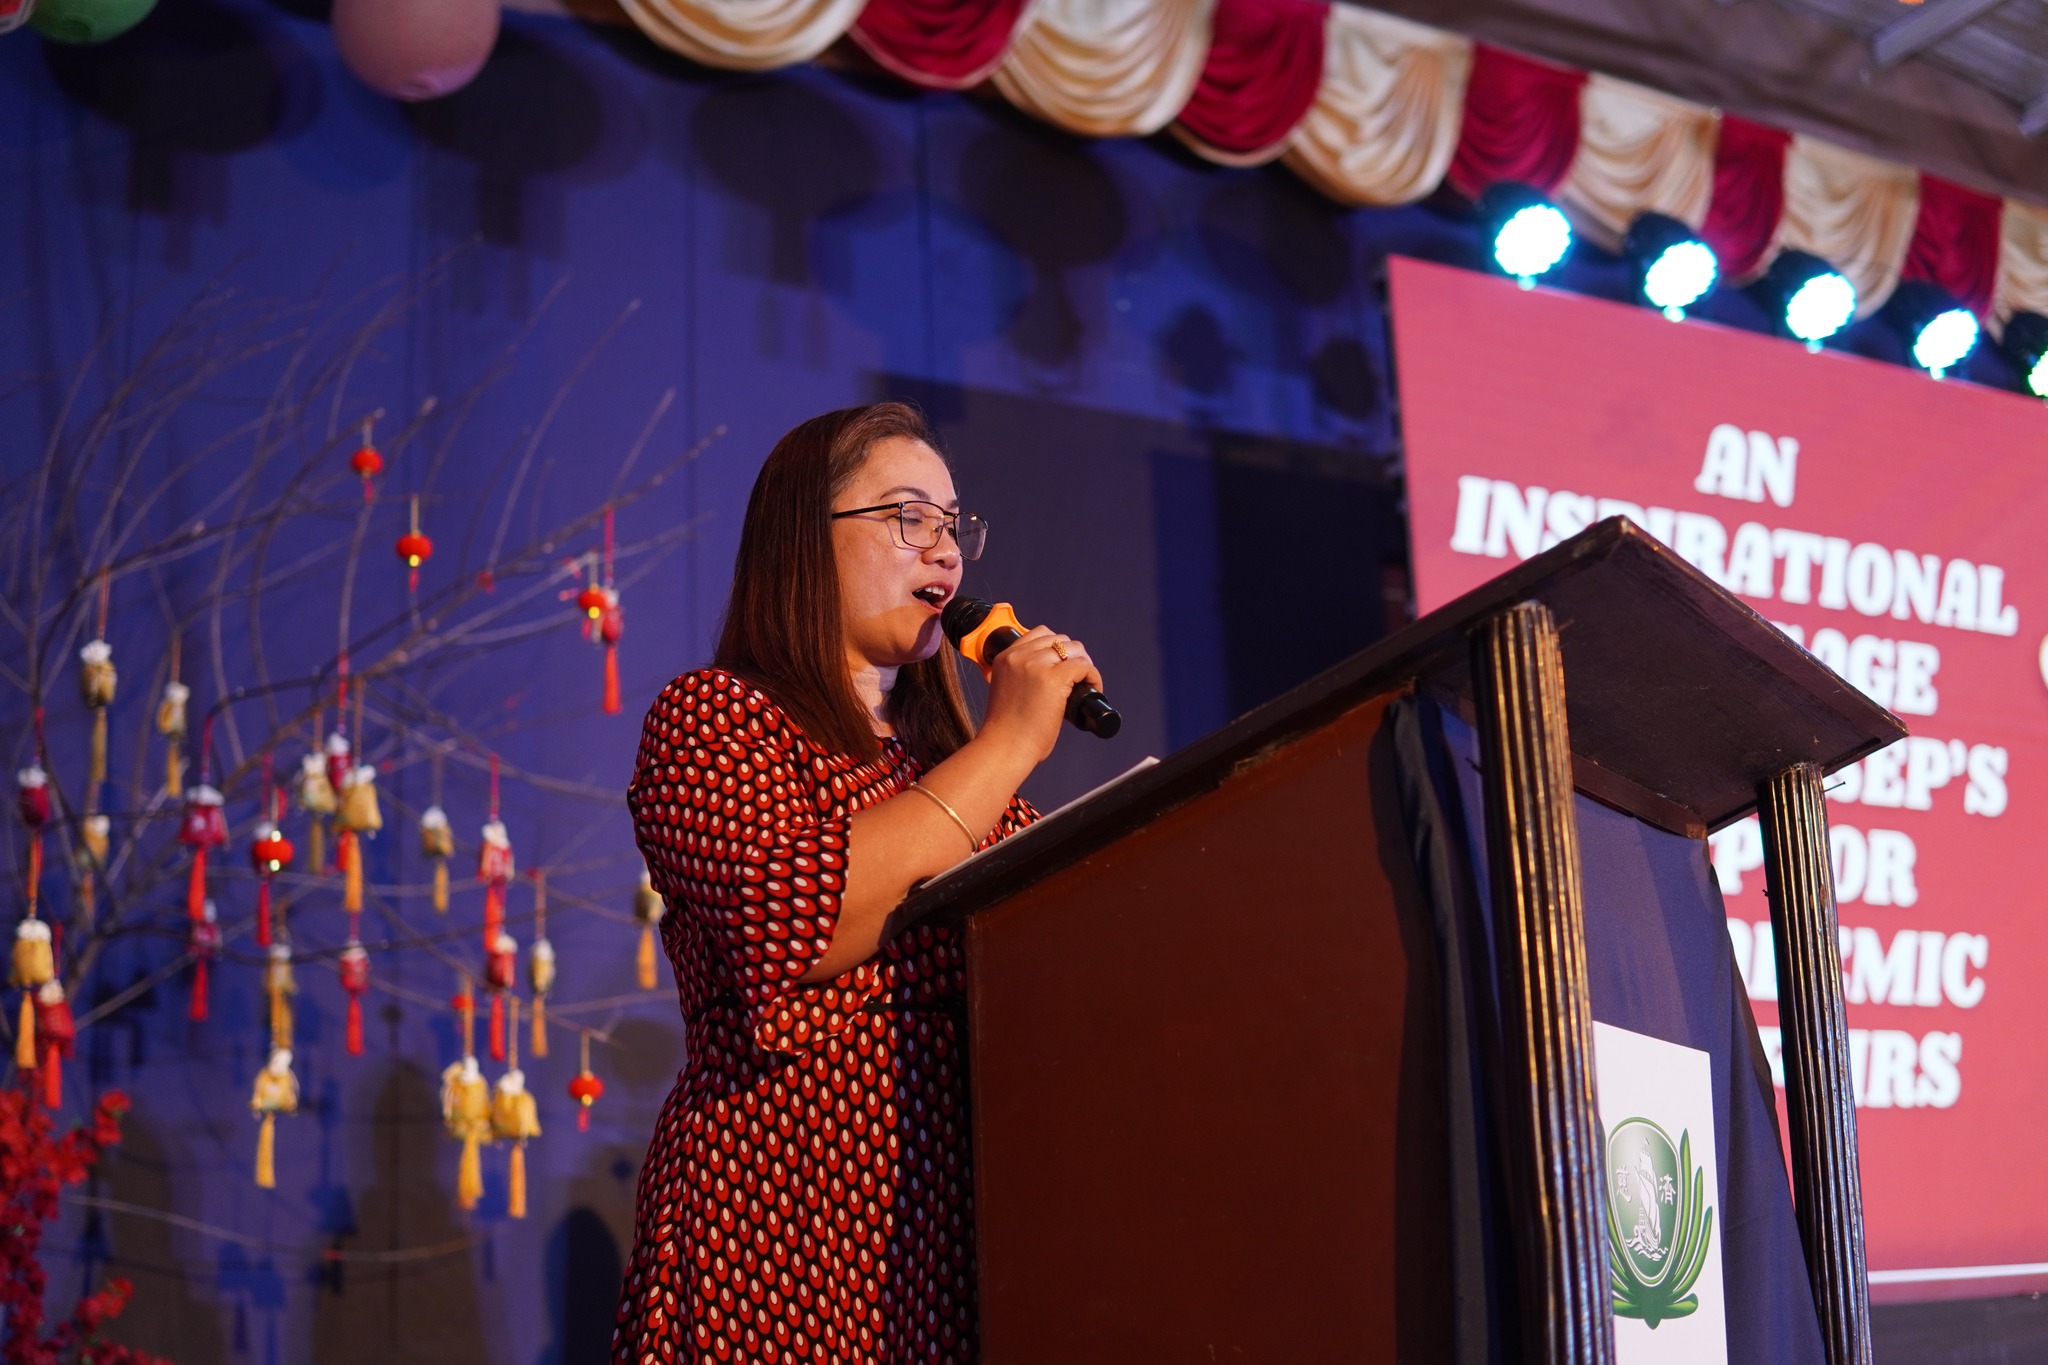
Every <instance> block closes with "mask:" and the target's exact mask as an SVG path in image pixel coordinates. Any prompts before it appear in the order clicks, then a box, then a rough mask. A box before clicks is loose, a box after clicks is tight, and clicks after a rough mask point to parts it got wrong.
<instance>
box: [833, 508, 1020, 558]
mask: <svg viewBox="0 0 2048 1365" xmlns="http://www.w3.org/2000/svg"><path fill="white" fill-rule="evenodd" d="M873 512H888V513H890V514H891V515H890V517H889V520H891V521H893V522H895V523H896V535H897V538H898V539H899V540H901V541H902V543H903V546H904V548H905V549H910V550H929V549H931V548H932V547H933V546H935V545H937V544H938V543H939V539H940V537H942V536H944V535H946V534H947V533H949V532H950V533H951V534H952V537H953V543H954V544H955V545H958V546H959V547H960V557H961V558H962V559H980V558H981V551H982V547H983V546H985V545H987V544H988V523H987V522H985V521H983V520H982V519H981V518H980V517H978V516H976V515H974V514H973V513H972V512H948V511H947V510H946V509H945V508H943V507H941V506H939V505H938V504H937V503H935V502H884V503H877V504H876V505H875V506H873V507H855V508H852V509H850V510H848V511H845V512H834V513H833V514H832V520H834V521H838V520H839V519H840V518H842V517H862V516H867V515H868V514H870V513H873Z"/></svg>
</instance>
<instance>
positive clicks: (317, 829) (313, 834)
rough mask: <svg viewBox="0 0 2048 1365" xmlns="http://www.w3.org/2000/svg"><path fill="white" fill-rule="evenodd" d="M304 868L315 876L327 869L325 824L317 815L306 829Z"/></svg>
mask: <svg viewBox="0 0 2048 1365" xmlns="http://www.w3.org/2000/svg"><path fill="white" fill-rule="evenodd" d="M306 870H307V871H308V872H311V873H312V874H313V875H314V876H316V877H317V876H319V875H320V874H321V873H323V872H325V871H326V870H327V826H326V825H324V824H322V823H321V822H320V818H319V817H318V816H315V817H313V819H312V820H311V821H310V822H309V824H308V828H307V830H306Z"/></svg>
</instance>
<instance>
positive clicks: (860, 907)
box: [803, 734, 1036, 981]
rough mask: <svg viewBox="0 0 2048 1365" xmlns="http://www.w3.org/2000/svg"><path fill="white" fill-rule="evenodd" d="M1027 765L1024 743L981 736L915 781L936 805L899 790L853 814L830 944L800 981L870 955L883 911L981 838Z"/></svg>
mask: <svg viewBox="0 0 2048 1365" xmlns="http://www.w3.org/2000/svg"><path fill="white" fill-rule="evenodd" d="M1034 766H1036V757H1035V756H1034V755H1033V754H1031V753H1030V752H1028V751H1027V750H1026V749H1024V748H1023V746H1021V745H1017V744H1013V743H1006V742H1005V741H1004V740H1003V739H1001V738H1000V737H996V736H990V735H987V734H984V735H982V736H978V737H977V738H975V739H972V740H969V741H968V742H967V743H966V744H964V745H962V746H961V747H960V749H959V750H958V751H957V752H955V753H954V754H953V756H952V757H950V758H948V759H947V760H946V761H945V762H943V763H941V764H939V765H938V766H937V767H935V768H933V769H932V770H931V771H930V772H928V773H926V774H925V775H924V776H923V777H922V778H921V779H919V781H920V782H921V783H922V785H923V786H924V787H925V789H926V790H927V791H929V792H930V793H931V794H932V795H933V796H936V797H938V798H939V800H938V801H933V800H930V799H928V798H926V797H925V796H923V795H920V794H919V793H917V792H913V791H904V792H901V793H899V794H898V795H896V796H893V797H891V798H890V799H889V800H887V801H884V802H882V803H881V804H880V805H877V806H871V807H869V808H868V809H867V810H864V811H861V812H860V813H859V814H857V815H855V816H854V817H853V818H852V820H850V821H849V822H848V826H849V838H848V843H849V846H850V849H851V852H850V855H849V857H848V859H847V870H846V886H845V888H844V889H843V890H842V891H841V893H840V897H839V922H838V924H837V925H836V926H835V927H834V929H833V932H832V945H831V947H829V948H827V949H826V950H825V955H824V956H823V957H821V958H819V959H818V961H817V963H816V965H814V966H813V967H812V968H811V970H810V971H808V972H806V973H805V974H804V977H803V979H804V980H805V981H829V980H831V979H832V978H833V977H835V976H838V975H839V974H840V973H842V972H845V971H847V970H848V969H849V968H852V967H854V966H857V965H858V964H860V963H862V962H865V961H867V959H869V958H870V957H873V956H874V954H875V951H876V949H878V948H879V947H880V946H881V936H882V926H883V925H884V924H885V923H886V922H887V920H888V917H889V912H890V911H891V910H894V909H895V908H896V907H897V905H899V904H901V903H902V900H903V898H904V896H906V895H908V894H909V892H910V888H911V887H912V886H915V885H916V884H917V883H918V882H920V881H923V880H925V879H926V878H929V877H935V876H937V875H938V874H939V873H941V872H944V871H945V870H946V869H947V868H949V867H951V866H953V865H954V864H955V863H958V862H960V861H961V860H962V859H964V858H966V857H967V855H968V854H970V853H972V852H973V851H974V849H975V847H976V846H978V845H979V844H980V843H981V841H982V840H983V839H985V838H987V837H988V834H989V832H990V831H992V830H994V829H995V827H996V824H997V822H999V821H1000V820H1001V819H1002V817H1003V812H1004V811H1005V810H1006V809H1008V807H1009V804H1010V801H1011V800H1012V798H1014V797H1015V795H1016V793H1017V788H1018V787H1019V786H1021V785H1022V784H1023V781H1024V779H1025V778H1026V777H1027V776H1029V775H1030V773H1031V769H1032V768H1033V767H1034ZM940 802H944V803H945V805H944V806H943V807H942V806H941V805H940ZM945 807H950V808H951V809H952V810H953V812H954V813H956V814H957V815H958V816H959V817H960V823H959V824H956V823H954V820H953V816H952V815H949V814H947V812H946V809H945ZM962 824H964V825H966V827H967V830H968V831H969V832H963V831H962V830H961V827H960V826H961V825H962Z"/></svg>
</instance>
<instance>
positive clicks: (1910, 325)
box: [1884, 280, 1979, 379]
mask: <svg viewBox="0 0 2048 1365" xmlns="http://www.w3.org/2000/svg"><path fill="white" fill-rule="evenodd" d="M1884 311H1885V316H1886V317H1887V318H1888V319H1889V320H1890V321H1891V322H1892V324H1893V325H1894V326H1896V327H1897V328H1898V329H1899V330H1900V331H1901V332H1902V333H1904V334H1905V338H1906V344H1907V345H1908V346H1910V347H1911V348H1912V351H1913V363H1914V364H1915V365H1918V366H1919V367H1920V368H1921V369H1923V370H1925V371H1927V372H1928V373H1929V374H1931V375H1933V376H1934V377H1935V378H1936V379H1940V378H1941V377H1942V376H1943V375H1945V374H1947V373H1948V372H1949V370H1951V369H1953V368H1954V367H1955V366H1957V365H1960V364H1961V363H1962V362H1963V358H1964V357H1965V356H1967V355H1969V354H1970V352H1971V351H1973V350H1975V349H1976V348H1977V335H1978V332H1979V328H1978V326H1977V315H1976V314H1975V313H1972V312H1971V311H1970V310H1969V309H1967V308H1965V307H1963V306H1962V305H1961V304H1959V303H1957V302H1956V300H1955V295H1953V294H1951V293H1949V292H1948V291H1947V290H1946V289H1943V288H1942V287H1941V286H1940V285H1937V284H1929V283H1928V282H1927V281H1925V280H1908V281H1906V282H1905V283H1904V284H1902V285H1900V286H1899V287H1898V288H1897V289H1895V290H1893V291H1892V296H1891V297H1890V298H1889V299H1886V300H1885V305H1884Z"/></svg>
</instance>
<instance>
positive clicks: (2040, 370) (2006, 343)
mask: <svg viewBox="0 0 2048 1365" xmlns="http://www.w3.org/2000/svg"><path fill="white" fill-rule="evenodd" d="M1998 344H1999V346H2000V348H2001V349H2003V350H2004V351H2005V353H2006V355H2008V356H2009V357H2011V359H2012V362H2013V364H2014V365H2016V366H2018V367H2019V372H2020V381H2021V382H2022V383H2024V384H2025V385H2026V386H2027V390H2028V392H2030V393H2032V394H2033V395H2034V396H2035V397H2036V398H2048V317H2042V316H2041V315H2040V314H2039V313H2030V312H2027V311H2025V310H2024V309H2023V310H2021V311H2020V312H2017V313H2014V314H2013V315H2012V316H2011V317H2009V318H2007V319H2006V320H2005V335H2004V336H2002V337H2000V338H1999V343H1998Z"/></svg>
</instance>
